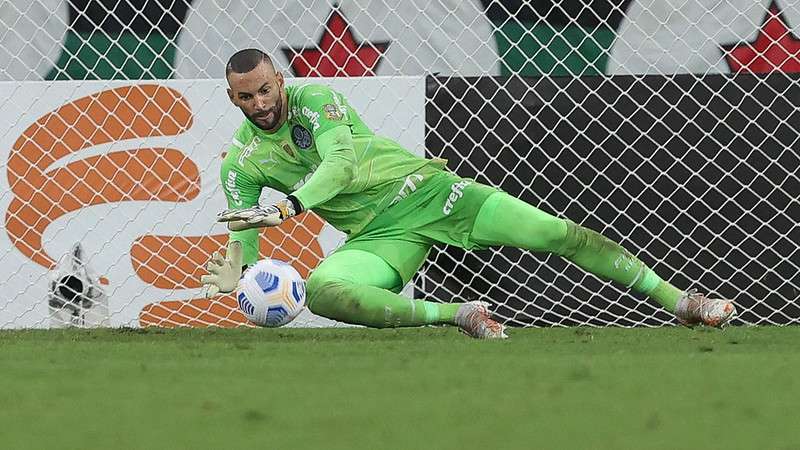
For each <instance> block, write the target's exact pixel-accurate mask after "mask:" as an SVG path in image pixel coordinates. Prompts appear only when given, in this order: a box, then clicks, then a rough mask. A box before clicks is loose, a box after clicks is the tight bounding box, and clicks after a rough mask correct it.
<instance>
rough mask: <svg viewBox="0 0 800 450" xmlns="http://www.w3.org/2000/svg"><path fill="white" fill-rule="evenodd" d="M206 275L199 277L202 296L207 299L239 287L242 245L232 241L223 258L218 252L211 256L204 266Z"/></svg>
mask: <svg viewBox="0 0 800 450" xmlns="http://www.w3.org/2000/svg"><path fill="white" fill-rule="evenodd" d="M206 270H208V275H203V276H202V277H200V282H202V283H203V292H204V296H205V297H207V298H209V297H213V296H215V295H217V294H219V293H223V294H227V293H229V292H233V291H235V290H236V288H237V287H238V286H239V278H241V276H242V243H241V242H239V241H233V242H231V243H230V244H229V245H228V252H227V254H226V255H225V257H224V258H223V257H222V256H221V255H220V254H219V252H214V254H213V255H211V260H210V261H209V262H208V264H206Z"/></svg>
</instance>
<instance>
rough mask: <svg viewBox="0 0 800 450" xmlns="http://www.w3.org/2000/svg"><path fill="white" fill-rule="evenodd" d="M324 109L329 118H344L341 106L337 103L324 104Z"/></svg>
mask: <svg viewBox="0 0 800 450" xmlns="http://www.w3.org/2000/svg"><path fill="white" fill-rule="evenodd" d="M322 111H324V112H325V117H326V118H327V119H328V120H342V117H343V116H342V112H341V111H339V108H337V107H336V105H332V104H330V103H328V104H327V105H322Z"/></svg>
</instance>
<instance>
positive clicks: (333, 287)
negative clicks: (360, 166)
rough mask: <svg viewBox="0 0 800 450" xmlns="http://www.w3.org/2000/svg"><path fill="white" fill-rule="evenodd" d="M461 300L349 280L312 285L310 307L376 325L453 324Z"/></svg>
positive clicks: (361, 322) (357, 321) (349, 321)
mask: <svg viewBox="0 0 800 450" xmlns="http://www.w3.org/2000/svg"><path fill="white" fill-rule="evenodd" d="M458 306H459V305H458V304H443V303H435V302H428V301H425V300H416V299H411V298H408V297H404V296H402V295H399V294H395V293H394V292H391V291H389V290H387V289H382V288H379V287H375V286H367V285H361V284H357V283H353V282H349V281H343V280H336V281H327V282H325V283H322V284H321V285H319V286H314V287H313V289H312V288H311V287H310V288H309V299H308V307H309V309H310V310H311V311H312V312H313V313H315V314H319V315H321V316H324V317H328V318H331V319H335V320H339V321H342V322H347V323H353V324H358V325H366V326H370V327H376V328H389V327H415V326H421V325H432V324H454V318H455V313H456V311H457V310H458Z"/></svg>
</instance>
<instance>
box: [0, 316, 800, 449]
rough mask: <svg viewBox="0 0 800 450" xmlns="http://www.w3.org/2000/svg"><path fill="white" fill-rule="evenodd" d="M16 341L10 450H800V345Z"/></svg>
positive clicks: (326, 338)
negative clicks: (783, 449) (577, 449)
mask: <svg viewBox="0 0 800 450" xmlns="http://www.w3.org/2000/svg"><path fill="white" fill-rule="evenodd" d="M510 334H511V339H509V340H507V341H503V342H483V341H475V340H471V339H468V338H466V337H464V336H462V335H460V334H459V333H457V332H456V331H455V329H453V328H425V329H404V330H365V329H324V330H298V329H280V330H266V329H258V330H251V329H242V330H155V329H150V330H126V329H122V330H95V331H83V330H65V331H56V330H52V331H4V332H0V386H2V389H0V405H2V407H1V408H0V448H4V449H5V448H8V449H61V448H63V449H206V448H207V449H239V448H275V449H293V448H298V449H348V450H350V449H361V448H363V449H515V448H519V449H533V448H552V449H567V448H581V449H588V448H597V449H603V448H608V449H627V448H631V449H633V448H635V449H647V448H663V449H676V448H742V449H754V448H770V449H772V448H800V428H799V427H798V425H797V423H798V419H797V417H798V412H797V410H798V405H799V404H800V403H798V399H799V398H800V382H798V373H800V351H798V342H800V328H796V327H790V328H773V327H761V328H729V329H726V330H723V331H719V330H708V329H700V330H689V329H685V328H662V329H633V330H627V329H587V328H571V329H529V330H511V333H510Z"/></svg>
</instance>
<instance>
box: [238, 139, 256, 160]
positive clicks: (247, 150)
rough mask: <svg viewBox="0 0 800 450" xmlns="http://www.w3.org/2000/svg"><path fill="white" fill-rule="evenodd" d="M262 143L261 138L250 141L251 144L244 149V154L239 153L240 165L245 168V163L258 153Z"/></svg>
mask: <svg viewBox="0 0 800 450" xmlns="http://www.w3.org/2000/svg"><path fill="white" fill-rule="evenodd" d="M260 143H261V138H260V137H258V136H253V140H252V141H250V143H249V144H247V146H246V147H245V148H243V149H242V153H239V165H240V166H242V167H244V161H245V160H246V159H247V158H249V157H250V155H252V154H253V152H254V151H256V148H257V147H258V144H260Z"/></svg>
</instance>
